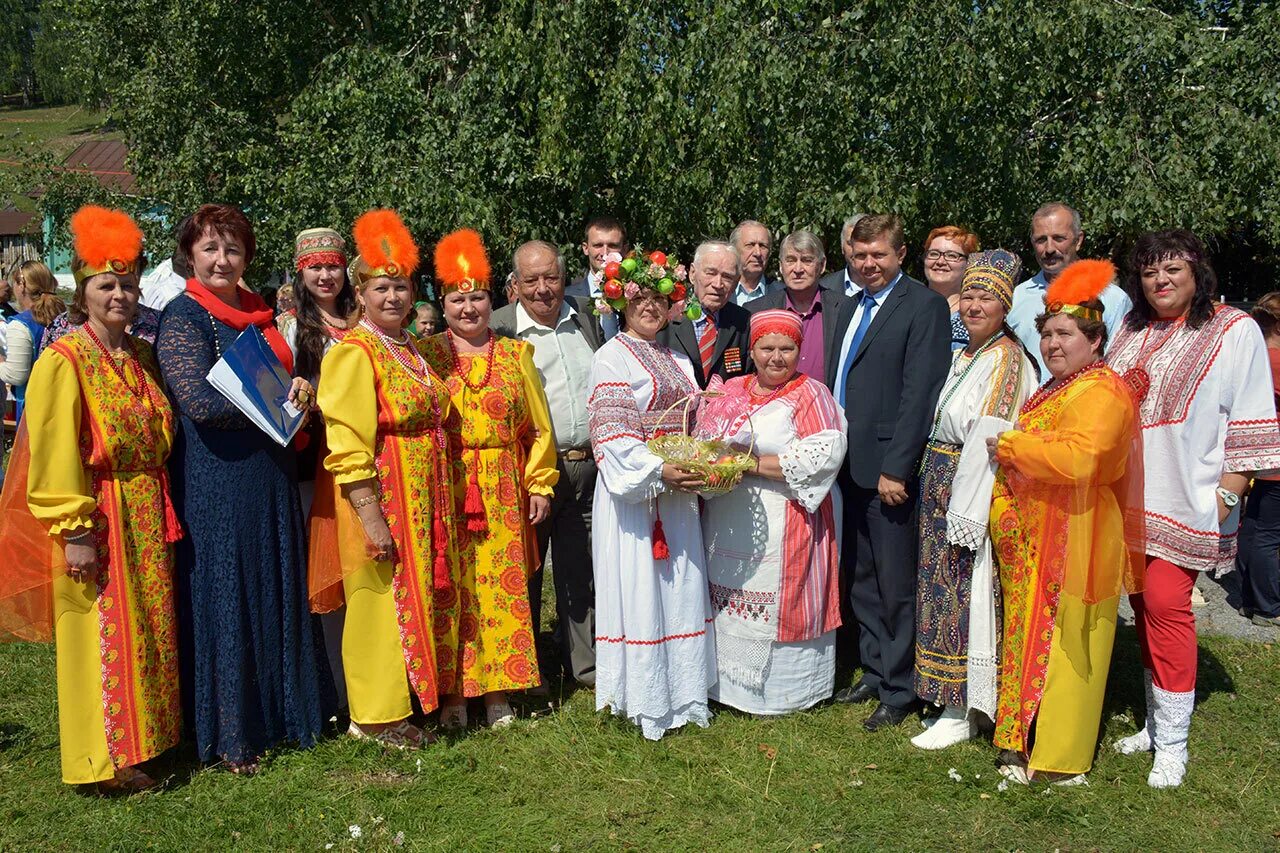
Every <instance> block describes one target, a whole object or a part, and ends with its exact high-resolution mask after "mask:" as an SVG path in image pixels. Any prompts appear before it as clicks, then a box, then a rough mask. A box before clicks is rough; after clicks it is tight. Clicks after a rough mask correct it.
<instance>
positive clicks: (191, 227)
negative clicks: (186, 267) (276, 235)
mask: <svg viewBox="0 0 1280 853" xmlns="http://www.w3.org/2000/svg"><path fill="white" fill-rule="evenodd" d="M206 231H213V232H214V233H215V234H220V235H222V236H223V237H231V238H233V239H235V240H237V241H239V243H240V245H242V246H244V262H245V265H246V266H248V265H249V264H251V263H253V255H254V253H255V252H256V251H257V249H258V241H257V240H256V239H255V238H254V236H253V226H252V225H250V224H249V218H248V217H247V216H245V215H244V213H242V212H241V210H240V208H238V207H235V206H234V205H230V204H202V205H200V209H199V210H197V211H196V212H195V213H193V214H192V215H191V218H190V219H188V220H187V221H186V222H184V223H183V224H182V228H181V231H180V232H179V234H178V250H179V251H180V252H181V253H182V254H183V255H185V256H186V258H187V262H188V263H190V261H191V249H192V248H193V247H194V246H195V244H196V241H197V240H199V239H200V237H201V235H203V234H204V232H206Z"/></svg>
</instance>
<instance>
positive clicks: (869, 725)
mask: <svg viewBox="0 0 1280 853" xmlns="http://www.w3.org/2000/svg"><path fill="white" fill-rule="evenodd" d="M909 716H911V709H910V708H895V707H893V706H892V705H886V704H884V703H883V702H881V703H880V704H879V705H877V706H876V709H875V710H874V711H872V712H871V716H870V717H867V718H866V719H865V720H863V721H862V727H863V728H864V729H866V730H867V731H869V732H876V731H879V730H880V729H883V728H887V727H889V726H896V725H898V724H899V723H901V722H902V721H903V720H905V719H906V718H907V717H909Z"/></svg>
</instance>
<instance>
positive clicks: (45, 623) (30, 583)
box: [0, 419, 67, 643]
mask: <svg viewBox="0 0 1280 853" xmlns="http://www.w3.org/2000/svg"><path fill="white" fill-rule="evenodd" d="M30 467H31V445H30V441H29V440H28V439H27V422H26V419H23V420H22V421H21V422H19V424H18V435H17V439H16V440H15V441H14V445H13V452H12V453H11V454H10V456H9V467H8V470H7V472H6V474H5V479H4V489H3V491H0V554H3V555H4V564H5V565H4V569H3V570H0V641H13V640H26V641H29V642H37V643H47V642H51V641H52V640H53V579H54V578H55V577H57V576H58V575H60V574H62V573H63V572H65V571H66V570H67V562H66V558H65V556H64V554H63V550H62V548H61V547H60V546H59V544H58V543H57V542H56V541H55V540H54V539H53V538H52V537H50V536H49V531H48V529H47V528H46V527H45V526H44V525H43V524H41V523H40V522H39V521H37V520H36V517H35V516H34V515H32V514H31V508H30V507H29V506H28V505H27V478H28V473H29V468H30Z"/></svg>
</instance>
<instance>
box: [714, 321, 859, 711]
mask: <svg viewBox="0 0 1280 853" xmlns="http://www.w3.org/2000/svg"><path fill="white" fill-rule="evenodd" d="M802 339H803V333H802V327H801V322H800V316H799V315H798V314H795V313H794V312H791V311H785V310H773V311H760V312H758V313H756V314H753V315H752V316H751V334H750V342H751V360H752V361H753V362H754V363H755V365H756V370H757V373H756V374H755V375H751V376H738V377H735V378H733V379H730V380H729V381H728V382H725V383H719V382H718V381H717V380H713V381H712V383H711V386H710V387H709V388H708V389H707V393H708V396H709V397H710V399H709V400H708V402H707V403H706V405H705V406H704V408H703V409H702V411H701V412H700V414H699V418H698V434H699V436H701V437H703V438H706V439H721V440H723V441H725V442H727V443H728V444H730V445H732V446H733V447H735V448H748V447H752V448H753V450H754V457H755V467H754V468H753V469H752V470H750V471H749V472H748V473H747V474H746V476H745V478H744V480H743V482H742V483H741V484H740V485H739V486H738V487H737V488H735V489H733V490H732V491H730V492H728V493H726V494H724V495H723V496H722V497H718V498H717V499H716V500H709V501H707V504H706V508H705V510H704V513H703V517H702V529H703V540H704V542H705V543H706V551H707V576H708V579H709V581H710V586H711V603H712V607H713V612H714V614H715V633H716V668H717V670H718V672H719V679H718V681H717V683H716V685H715V687H713V688H712V690H711V698H712V699H715V700H716V701H718V702H722V703H724V704H726V705H729V706H731V707H734V708H737V709H739V710H741V711H747V712H749V713H752V714H770V715H772V714H786V713H789V712H791V711H799V710H803V709H805V708H810V707H812V706H814V705H816V704H817V703H819V702H821V701H822V700H824V699H826V698H828V697H829V696H830V695H831V692H832V690H833V688H834V686H835V672H836V654H835V652H836V642H835V638H836V628H838V627H840V592H839V583H838V579H839V571H838V563H837V560H836V526H835V516H834V512H833V511H832V502H831V486H832V484H833V483H834V482H835V479H836V474H837V473H838V472H839V470H840V465H841V464H842V463H843V461H844V453H845V443H846V439H845V429H846V422H845V417H844V413H843V412H841V411H840V407H839V405H838V404H837V403H836V401H835V398H833V397H832V396H831V392H830V391H828V390H827V387H826V386H825V385H823V384H822V383H821V382H819V381H818V380H815V379H810V378H809V377H807V376H805V375H804V374H803V373H797V372H796V364H797V362H798V361H799V358H800V344H801V341H802ZM715 394H719V395H720V396H713V395H715ZM711 496H712V495H711V493H708V497H711Z"/></svg>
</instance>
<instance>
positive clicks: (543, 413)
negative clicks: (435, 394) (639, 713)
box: [421, 229, 560, 728]
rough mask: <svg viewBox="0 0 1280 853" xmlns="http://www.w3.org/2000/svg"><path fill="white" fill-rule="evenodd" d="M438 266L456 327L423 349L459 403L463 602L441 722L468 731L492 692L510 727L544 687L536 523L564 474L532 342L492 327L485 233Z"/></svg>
mask: <svg viewBox="0 0 1280 853" xmlns="http://www.w3.org/2000/svg"><path fill="white" fill-rule="evenodd" d="M435 259H436V279H437V281H438V282H439V283H440V286H441V289H442V290H443V291H444V300H443V301H444V313H445V319H446V322H447V323H448V325H449V328H448V330H447V331H445V332H444V333H442V334H439V335H434V336H432V337H431V338H429V339H428V340H426V341H423V342H422V344H421V347H422V351H423V354H424V355H425V356H426V358H427V361H428V362H430V364H431V366H432V367H433V368H435V370H436V372H437V373H439V374H440V375H441V376H442V377H444V379H445V381H446V382H447V383H448V385H449V394H450V396H451V397H452V400H453V409H454V415H453V417H452V418H451V420H450V422H449V429H448V431H449V436H450V439H451V440H452V441H453V446H452V456H453V466H454V477H453V481H454V488H455V490H456V501H455V506H456V507H457V509H455V517H456V518H457V526H456V528H455V530H456V534H455V535H456V538H457V544H458V559H457V563H456V571H457V573H458V574H457V576H456V581H457V583H456V587H457V597H456V599H451V600H452V601H453V602H454V606H453V607H451V608H450V609H449V610H448V611H445V610H444V609H443V608H442V609H441V616H440V618H442V619H443V620H444V622H445V625H444V628H443V630H442V632H447V633H448V635H449V636H450V637H456V639H457V645H456V647H455V648H454V649H451V650H450V651H451V652H454V653H456V671H457V680H456V681H454V682H452V683H450V682H446V681H445V679H444V677H443V676H442V677H441V691H442V692H443V693H446V694H448V696H447V697H446V698H445V700H444V705H443V707H442V708H441V711H440V720H441V725H443V726H445V727H446V728H463V727H465V726H466V724H467V705H466V701H467V699H468V698H474V697H477V696H483V697H484V704H485V716H486V719H487V721H488V723H489V725H491V726H505V725H508V724H510V723H511V722H512V721H514V720H515V715H514V714H513V713H512V711H511V705H510V703H509V702H508V701H507V694H506V691H508V690H525V689H528V688H530V687H537V686H538V685H539V684H540V683H541V681H540V678H539V675H538V658H537V652H536V649H535V648H534V637H535V636H536V635H537V626H536V625H533V624H532V621H531V618H532V617H531V615H530V610H529V592H528V585H527V584H528V578H529V576H530V575H531V574H532V573H533V571H534V569H536V566H535V564H534V561H535V560H536V559H537V554H538V549H537V545H536V542H535V538H534V532H533V525H535V524H538V523H539V522H541V521H543V520H544V519H545V518H546V517H547V514H548V512H549V511H550V507H551V493H552V491H553V489H554V487H555V484H556V481H557V480H558V479H559V477H560V474H559V472H558V471H557V470H556V455H555V441H554V437H553V435H552V432H551V415H550V413H549V412H548V411H547V402H546V397H545V395H544V393H543V390H542V380H541V379H539V377H538V372H537V370H536V369H535V368H534V366H533V347H532V346H530V345H529V344H528V343H526V342H524V341H518V340H515V339H513V338H503V337H498V336H496V335H495V334H494V333H493V332H491V331H489V315H490V313H491V312H492V307H493V305H492V302H491V301H490V295H489V262H488V260H487V258H486V257H485V253H484V246H483V245H482V244H481V242H480V235H478V234H476V233H475V232H474V231H469V230H465V229H464V230H462V231H457V232H455V233H453V234H450V235H447V236H446V237H445V238H444V239H442V240H441V241H440V242H439V244H437V246H436V253H435ZM443 654H444V652H443V650H442V652H441V655H442V656H443Z"/></svg>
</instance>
